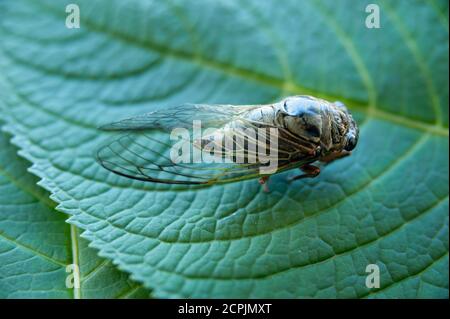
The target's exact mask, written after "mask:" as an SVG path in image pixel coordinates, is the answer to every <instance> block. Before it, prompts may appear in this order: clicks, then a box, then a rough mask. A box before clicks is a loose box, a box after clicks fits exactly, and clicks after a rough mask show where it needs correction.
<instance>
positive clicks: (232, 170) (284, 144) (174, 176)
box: [97, 104, 315, 185]
mask: <svg viewBox="0 0 450 319" xmlns="http://www.w3.org/2000/svg"><path fill="white" fill-rule="evenodd" d="M252 107H259V106H238V107H237V106H231V105H225V106H223V105H220V106H214V105H191V104H185V105H182V106H180V107H177V108H175V109H173V110H169V111H158V112H152V113H147V114H144V115H142V116H137V117H134V118H130V119H125V120H122V121H119V122H116V123H112V124H108V125H106V126H103V127H102V129H104V130H113V131H119V132H117V134H118V135H117V136H115V138H114V140H113V141H112V142H110V143H108V144H106V145H104V146H102V147H101V148H100V149H99V150H98V152H97V159H98V162H99V163H100V164H101V165H102V166H103V167H104V168H106V169H108V170H109V171H111V172H114V173H115V174H118V175H121V176H125V177H128V178H132V179H136V180H141V181H148V182H158V183H166V184H186V185H195V184H197V185H198V184H215V183H227V182H233V181H239V180H244V179H251V178H255V177H258V176H260V175H262V173H261V172H262V169H264V168H265V167H266V166H268V165H270V161H269V162H268V161H260V160H259V157H258V154H252V152H254V149H255V148H254V147H252V146H253V145H254V144H252V143H258V142H257V141H255V140H252V139H251V138H250V139H249V138H248V136H245V137H242V138H241V139H239V134H241V133H240V132H241V131H240V130H236V131H233V138H234V139H233V143H230V144H229V145H228V146H226V145H221V147H220V148H217V147H216V148H215V149H214V156H209V160H208V161H207V162H205V160H204V155H205V148H203V146H200V148H196V147H195V146H194V144H195V139H194V137H193V136H192V134H189V135H188V136H185V137H184V138H183V140H182V141H181V142H182V144H183V146H181V147H180V148H181V149H183V147H185V146H186V147H187V148H186V149H189V151H190V152H192V155H193V156H192V157H190V158H189V160H188V161H182V162H176V161H174V160H173V153H171V152H173V146H174V141H173V140H171V139H170V134H167V133H169V132H170V131H172V130H173V129H175V128H180V127H181V128H188V129H191V128H192V121H193V120H201V123H202V126H204V127H210V126H213V127H223V126H224V125H226V124H228V123H230V122H232V123H234V126H236V127H240V128H242V127H245V128H253V129H258V128H259V129H261V128H265V129H269V128H273V127H271V126H270V125H267V124H265V123H257V122H253V121H250V120H248V119H245V118H244V117H243V116H242V115H243V114H244V113H245V112H246V111H248V110H250V109H251V108H252ZM157 131H162V132H157ZM190 133H192V132H190ZM236 136H237V137H238V138H236ZM278 142H279V143H278V145H277V146H276V147H277V150H276V151H277V152H276V154H277V158H276V160H277V173H278V172H281V171H284V170H287V169H291V168H293V167H298V166H300V165H302V164H304V163H307V162H311V161H314V160H315V158H314V154H313V152H312V150H313V149H314V147H315V146H313V145H309V144H308V143H307V142H306V141H304V140H302V139H301V138H298V137H295V136H292V134H290V133H289V132H287V131H285V130H284V129H281V134H280V135H279V141H278ZM200 144H201V143H200ZM225 144H226V143H225ZM271 147H274V146H272V145H269V144H268V145H266V148H267V152H268V153H269V154H271V153H272V151H273V149H271ZM196 151H197V152H200V154H201V155H200V158H197V159H195V158H194V157H195V152H196ZM206 153H208V150H207V149H206ZM210 154H211V153H209V154H207V155H210ZM230 154H232V155H231V156H235V157H234V160H233V157H231V158H230ZM239 155H242V157H244V158H245V159H244V161H243V162H236V160H235V159H236V156H239ZM251 155H255V156H254V157H253V158H258V160H257V161H248V159H249V158H250V157H251ZM227 156H228V157H227ZM207 157H208V156H207ZM225 158H228V159H229V160H228V161H224V159H225ZM272 163H273V162H272Z"/></svg>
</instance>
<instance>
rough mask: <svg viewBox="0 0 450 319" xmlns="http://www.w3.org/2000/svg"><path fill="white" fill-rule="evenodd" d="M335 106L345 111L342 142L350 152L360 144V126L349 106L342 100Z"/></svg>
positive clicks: (344, 147)
mask: <svg viewBox="0 0 450 319" xmlns="http://www.w3.org/2000/svg"><path fill="white" fill-rule="evenodd" d="M334 106H335V107H336V108H337V109H339V110H340V111H342V112H343V115H342V116H341V118H342V124H343V126H344V129H345V131H344V140H343V142H342V144H341V145H342V146H343V149H344V150H346V151H348V152H350V151H352V150H353V149H354V148H355V147H356V144H358V139H359V128H358V125H357V124H356V121H355V120H354V119H353V116H352V115H351V113H350V112H349V111H348V109H347V107H346V106H345V105H344V104H343V103H342V102H335V103H334Z"/></svg>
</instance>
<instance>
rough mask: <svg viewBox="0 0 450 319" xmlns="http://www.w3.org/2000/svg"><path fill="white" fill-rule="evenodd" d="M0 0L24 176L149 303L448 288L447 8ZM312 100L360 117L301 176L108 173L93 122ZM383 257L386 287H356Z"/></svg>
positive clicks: (10, 108)
mask: <svg viewBox="0 0 450 319" xmlns="http://www.w3.org/2000/svg"><path fill="white" fill-rule="evenodd" d="M69 2H70V1H53V0H52V1H50V0H47V1H31V0H29V1H25V0H21V1H14V2H13V1H10V2H7V3H5V2H2V3H1V4H0V21H1V22H0V23H1V31H0V34H1V44H0V48H1V51H0V68H1V69H2V72H1V74H0V94H1V98H0V101H1V103H2V105H3V113H4V115H5V116H6V118H7V121H8V123H9V124H8V126H7V129H8V130H9V131H10V132H12V133H13V134H14V136H15V138H14V140H13V141H14V143H15V144H17V145H19V146H20V148H21V149H22V154H23V155H24V156H26V157H27V158H28V159H29V160H31V161H32V162H33V167H32V172H34V173H35V174H36V175H38V176H39V177H41V178H42V181H41V182H40V184H41V185H42V186H44V187H45V188H47V189H48V190H50V191H51V192H52V198H53V199H54V200H55V201H56V202H58V203H60V204H59V206H58V209H59V210H61V211H64V212H66V213H68V214H70V215H71V217H70V219H69V223H71V224H72V225H75V226H77V227H80V228H82V229H84V230H85V231H84V233H83V236H84V237H86V238H87V239H88V240H89V241H91V244H92V246H93V247H95V248H97V249H98V250H99V254H100V255H101V256H103V257H107V258H109V259H111V260H113V261H114V262H115V263H117V264H118V265H119V266H120V268H121V269H123V270H125V271H128V272H129V273H131V274H132V278H133V279H136V280H138V281H141V282H143V283H144V284H145V286H147V287H149V288H152V289H153V290H154V294H155V296H157V297H327V298H332V297H339V298H347V297H350V298H353V297H394V298H402V297H407V298H414V297H419V298H422V297H438V298H448V271H447V270H448V235H449V234H448V193H449V188H448V167H449V158H448V105H449V103H448V102H449V99H448V84H449V83H448V2H447V1H436V0H435V1H429V2H425V1H424V2H412V1H378V2H377V3H379V5H380V14H381V28H380V29H368V28H366V27H365V19H366V17H367V15H368V13H366V12H365V7H366V3H364V2H354V1H350V0H348V1H342V3H341V2H340V5H339V6H336V5H335V3H334V2H333V1H325V0H323V1H319V0H317V1H302V2H299V1H294V0H292V1H283V2H279V1H275V0H273V1H256V0H246V1H195V2H192V1H174V0H167V1H158V2H156V1H155V2H153V1H143V0H142V1H139V0H134V1H126V2H124V1H118V0H117V1H106V0H104V1H95V2H94V1H88V0H79V1H77V3H78V4H79V6H80V12H81V28H79V29H67V28H65V26H64V22H65V19H66V13H65V5H66V4H67V3H69ZM293 94H312V95H316V96H319V97H323V98H326V99H329V100H331V101H334V100H340V101H343V102H345V103H346V104H347V105H348V106H349V107H350V108H351V109H352V111H353V112H354V113H355V114H357V115H358V119H359V125H360V127H361V135H360V142H359V145H358V147H357V148H356V150H355V152H354V153H353V154H352V156H350V157H348V158H345V159H342V160H340V161H337V162H335V163H333V164H330V165H329V166H327V167H326V168H325V169H324V170H323V173H322V174H321V175H320V176H319V177H317V178H315V179H312V180H308V181H306V180H305V181H301V182H298V183H294V184H291V185H288V184H287V183H286V174H280V175H277V176H275V177H273V178H271V183H270V188H271V189H272V193H271V194H269V195H268V194H265V193H263V192H261V188H260V186H259V185H258V183H257V182H256V181H253V180H251V181H246V182H241V183H234V184H228V185H222V186H213V187H210V188H203V189H197V190H196V189H193V188H191V189H185V190H180V189H179V188H172V187H168V186H165V185H155V184H151V183H142V182H137V181H131V180H128V179H125V178H122V177H119V176H115V175H113V174H110V173H109V172H107V171H105V170H103V169H102V168H101V167H99V165H98V164H97V163H96V162H95V159H94V156H93V154H94V150H95V149H96V148H97V147H98V146H99V145H101V144H102V143H103V142H105V141H106V140H107V139H108V138H110V135H108V134H107V133H104V132H100V131H98V130H97V129H96V128H97V127H98V126H99V125H101V124H104V123H107V122H111V121H115V120H119V119H121V118H124V117H129V116H132V115H135V114H140V113H144V112H146V111H150V110H154V109H156V108H161V107H170V106H174V105H177V104H180V103H185V102H192V103H199V102H202V103H226V104H247V103H268V102H271V101H275V100H278V99H280V98H281V97H282V96H287V95H293ZM368 264H376V265H378V266H379V269H380V274H381V280H380V285H381V287H380V288H378V289H371V288H368V287H366V285H365V282H366V277H367V275H368V274H367V273H366V267H367V265H368Z"/></svg>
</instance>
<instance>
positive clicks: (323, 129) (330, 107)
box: [280, 95, 359, 155]
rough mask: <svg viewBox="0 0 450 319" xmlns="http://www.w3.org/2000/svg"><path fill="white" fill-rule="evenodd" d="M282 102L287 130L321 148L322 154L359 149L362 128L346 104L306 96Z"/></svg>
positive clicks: (281, 108) (293, 97)
mask: <svg viewBox="0 0 450 319" xmlns="http://www.w3.org/2000/svg"><path fill="white" fill-rule="evenodd" d="M280 103H281V104H280V110H281V112H282V116H283V124H284V126H285V128H286V129H287V130H288V131H289V132H291V133H293V134H295V135H297V136H299V137H300V138H301V139H302V140H304V141H307V142H308V143H313V144H315V145H319V146H320V149H321V152H322V153H323V154H322V155H324V154H327V153H330V152H341V151H344V150H345V151H351V150H353V149H354V148H355V147H356V144H357V143H358V135H359V130H358V126H357V124H356V122H355V120H354V119H353V117H352V115H351V114H350V112H349V111H348V110H347V108H346V107H345V105H344V104H343V103H341V102H335V103H330V102H328V101H325V100H322V99H318V98H315V97H312V96H304V95H299V96H292V97H288V98H286V99H285V100H283V101H282V102H280Z"/></svg>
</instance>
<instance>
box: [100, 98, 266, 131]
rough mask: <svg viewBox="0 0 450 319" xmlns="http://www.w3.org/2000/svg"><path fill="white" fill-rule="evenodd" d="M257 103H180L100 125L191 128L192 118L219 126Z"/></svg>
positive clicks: (111, 127)
mask: <svg viewBox="0 0 450 319" xmlns="http://www.w3.org/2000/svg"><path fill="white" fill-rule="evenodd" d="M256 107H259V106H258V105H247V106H235V105H209V104H182V105H179V106H177V107H175V108H171V109H169V110H158V111H154V112H149V113H145V114H142V115H138V116H135V117H131V118H127V119H123V120H121V121H118V122H114V123H109V124H106V125H103V126H101V127H100V129H101V130H104V131H131V130H163V131H170V130H172V129H174V128H180V127H183V128H191V127H192V123H193V121H194V120H201V121H202V125H204V126H208V127H220V126H223V125H224V124H226V123H228V122H230V121H232V120H233V119H234V118H237V117H239V116H240V115H241V114H242V113H244V112H247V111H249V110H251V109H252V108H256Z"/></svg>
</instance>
